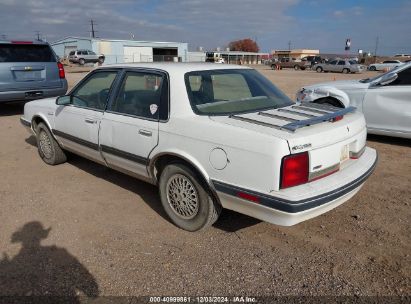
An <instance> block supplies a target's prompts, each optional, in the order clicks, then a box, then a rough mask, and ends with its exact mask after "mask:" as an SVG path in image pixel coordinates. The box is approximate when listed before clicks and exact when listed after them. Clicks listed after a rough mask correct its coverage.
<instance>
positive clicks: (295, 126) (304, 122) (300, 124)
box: [283, 107, 356, 131]
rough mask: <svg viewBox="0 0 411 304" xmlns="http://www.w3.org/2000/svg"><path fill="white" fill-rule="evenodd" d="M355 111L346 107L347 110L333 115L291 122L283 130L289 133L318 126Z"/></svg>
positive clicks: (341, 110)
mask: <svg viewBox="0 0 411 304" xmlns="http://www.w3.org/2000/svg"><path fill="white" fill-rule="evenodd" d="M355 111H356V108H355V107H348V108H344V109H340V110H339V111H336V112H334V113H329V114H325V115H322V116H315V117H313V118H310V119H305V120H300V121H296V122H291V123H289V124H286V125H284V126H283V128H284V129H287V130H290V131H295V130H297V129H299V128H302V127H306V126H310V125H314V124H318V123H322V122H325V121H330V120H332V119H333V118H336V117H337V116H344V115H345V114H348V113H351V112H355Z"/></svg>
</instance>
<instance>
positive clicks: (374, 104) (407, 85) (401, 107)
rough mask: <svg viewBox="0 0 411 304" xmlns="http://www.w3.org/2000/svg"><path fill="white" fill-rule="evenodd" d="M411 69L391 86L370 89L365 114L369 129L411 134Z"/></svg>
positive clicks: (399, 75)
mask: <svg viewBox="0 0 411 304" xmlns="http://www.w3.org/2000/svg"><path fill="white" fill-rule="evenodd" d="M410 91H411V67H409V68H408V69H405V70H403V71H401V72H399V73H398V78H397V79H396V80H395V81H393V82H392V83H390V84H387V85H384V86H376V87H371V88H369V89H368V91H367V93H366V95H365V97H364V105H363V112H364V115H365V118H366V120H367V127H368V128H370V129H377V130H381V131H389V132H398V133H409V134H410V133H411V123H410V122H411V98H410Z"/></svg>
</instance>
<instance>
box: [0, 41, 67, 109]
mask: <svg viewBox="0 0 411 304" xmlns="http://www.w3.org/2000/svg"><path fill="white" fill-rule="evenodd" d="M66 91H67V80H66V79H65V73H64V67H63V65H62V64H61V63H60V62H58V60H57V56H56V55H55V54H54V52H53V50H52V49H51V47H50V45H49V44H48V43H46V42H41V41H35V42H32V41H0V103H5V102H10V101H20V100H33V99H39V98H45V97H54V96H60V95H64V94H65V93H66Z"/></svg>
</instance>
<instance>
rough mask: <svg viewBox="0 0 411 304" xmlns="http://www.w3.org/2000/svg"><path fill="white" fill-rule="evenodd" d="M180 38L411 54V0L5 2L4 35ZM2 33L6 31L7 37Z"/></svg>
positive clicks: (1, 4) (0, 23)
mask: <svg viewBox="0 0 411 304" xmlns="http://www.w3.org/2000/svg"><path fill="white" fill-rule="evenodd" d="M90 19H93V20H95V22H96V26H95V29H96V30H97V36H98V37H101V38H109V39H131V38H132V37H134V40H145V41H147V40H149V41H150V40H151V41H177V42H187V43H189V49H190V50H195V49H197V48H198V47H200V46H201V47H203V48H204V49H205V50H212V49H214V48H216V47H221V48H224V47H226V46H227V45H228V43H229V42H230V41H233V40H238V39H242V38H252V39H254V40H257V43H258V45H259V46H260V49H261V51H263V52H270V51H271V50H275V49H288V47H289V42H291V48H292V49H293V48H306V49H320V51H321V52H323V53H343V52H344V46H345V40H346V39H347V38H351V49H352V53H355V52H357V50H358V49H362V50H364V51H369V52H372V53H373V52H374V49H375V46H376V38H377V37H378V51H377V53H378V54H381V55H393V54H397V53H408V54H409V53H411V0H391V1H388V0H357V1H355V0H307V1H303V0H248V1H246V0H25V1H24V0H0V39H1V37H2V35H6V36H5V37H6V39H10V40H16V39H19V40H20V39H34V37H35V35H36V31H39V32H40V35H41V36H42V37H43V38H44V39H46V40H47V41H49V42H52V41H56V40H58V39H61V38H64V37H66V36H79V37H89V36H90V32H89V31H90ZM3 37H4V36H3Z"/></svg>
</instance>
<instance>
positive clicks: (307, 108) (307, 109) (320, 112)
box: [292, 106, 331, 114]
mask: <svg viewBox="0 0 411 304" xmlns="http://www.w3.org/2000/svg"><path fill="white" fill-rule="evenodd" d="M292 108H293V109H297V110H298V109H300V110H302V111H307V112H312V113H317V114H328V113H330V112H331V111H323V110H317V109H310V108H309V107H304V106H292Z"/></svg>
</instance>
